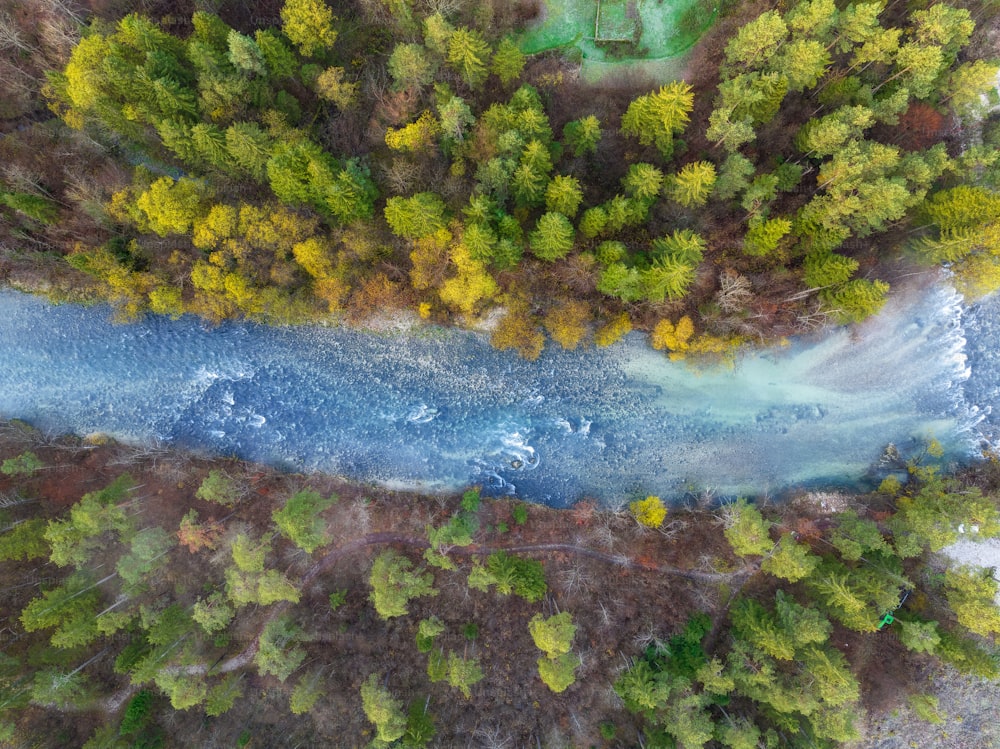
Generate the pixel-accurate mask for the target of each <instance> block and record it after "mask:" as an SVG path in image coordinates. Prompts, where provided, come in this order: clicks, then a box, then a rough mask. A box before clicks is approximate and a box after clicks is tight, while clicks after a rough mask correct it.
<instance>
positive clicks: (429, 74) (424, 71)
mask: <svg viewBox="0 0 1000 749" xmlns="http://www.w3.org/2000/svg"><path fill="white" fill-rule="evenodd" d="M388 68H389V75H391V76H392V79H393V81H394V82H395V88H396V89H399V90H402V89H409V88H412V89H420V88H423V87H424V86H427V85H428V84H430V83H431V82H432V81H433V80H434V72H435V65H434V62H433V61H432V60H431V59H430V57H429V56H428V54H427V51H426V50H425V48H424V47H422V46H421V45H419V44H405V43H400V44H397V45H396V46H395V47H394V48H393V50H392V54H391V55H390V56H389V63H388Z"/></svg>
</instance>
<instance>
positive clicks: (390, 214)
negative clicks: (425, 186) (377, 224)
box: [385, 192, 446, 239]
mask: <svg viewBox="0 0 1000 749" xmlns="http://www.w3.org/2000/svg"><path fill="white" fill-rule="evenodd" d="M445 210H446V209H445V205H444V201H442V200H441V198H439V197H438V196H437V195H435V194H434V193H432V192H420V193H417V194H416V195H414V196H412V197H409V198H402V197H398V196H397V197H392V198H389V199H388V200H387V201H386V203H385V220H386V221H387V222H388V224H389V228H390V229H392V232H393V233H394V234H396V235H397V236H400V237H403V238H404V239H419V238H420V237H426V236H429V235H431V234H434V233H435V232H437V231H440V230H441V229H444V228H445Z"/></svg>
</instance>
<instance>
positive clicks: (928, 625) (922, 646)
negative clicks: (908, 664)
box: [899, 620, 941, 653]
mask: <svg viewBox="0 0 1000 749" xmlns="http://www.w3.org/2000/svg"><path fill="white" fill-rule="evenodd" d="M899 641H900V642H901V643H903V645H905V646H906V649H907V650H912V651H913V652H915V653H933V652H934V651H935V649H936V648H937V646H938V645H940V644H941V636H940V635H939V634H938V624H937V622H921V621H908V620H899Z"/></svg>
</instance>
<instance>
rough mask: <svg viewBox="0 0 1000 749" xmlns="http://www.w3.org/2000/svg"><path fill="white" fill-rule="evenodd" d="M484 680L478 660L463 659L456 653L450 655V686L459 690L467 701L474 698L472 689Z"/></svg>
mask: <svg viewBox="0 0 1000 749" xmlns="http://www.w3.org/2000/svg"><path fill="white" fill-rule="evenodd" d="M482 678H483V669H482V668H480V667H479V659H478V658H462V657H461V656H460V655H459V654H458V653H455V652H454V651H453V652H450V653H448V685H449V686H451V687H454V688H455V689H458V690H459V691H460V692H461V693H462V696H464V697H465V699H469V698H470V697H472V691H471V687H472V686H473V685H474V684H476V683H477V682H479V681H482Z"/></svg>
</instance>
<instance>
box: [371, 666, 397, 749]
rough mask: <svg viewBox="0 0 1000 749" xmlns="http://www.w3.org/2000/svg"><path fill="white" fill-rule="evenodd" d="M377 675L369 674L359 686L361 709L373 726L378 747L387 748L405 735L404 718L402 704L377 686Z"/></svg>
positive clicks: (388, 692) (387, 691)
mask: <svg viewBox="0 0 1000 749" xmlns="http://www.w3.org/2000/svg"><path fill="white" fill-rule="evenodd" d="M378 682H379V678H378V675H377V674H370V675H369V676H368V678H367V679H365V682H364V684H362V685H361V707H362V709H363V710H364V711H365V717H367V718H368V720H369V721H371V722H372V723H374V724H375V739H376V741H377V742H379V745H380V746H388V745H389V744H391V743H392V742H393V741H396V740H397V739H400V738H402V736H403V734H404V733H406V716H405V715H404V714H403V703H402V702H400V701H399V700H397V699H395V698H394V697H393V696H392V693H391V692H390V691H389V690H388V689H385V688H384V687H380V686H379V683H378Z"/></svg>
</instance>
